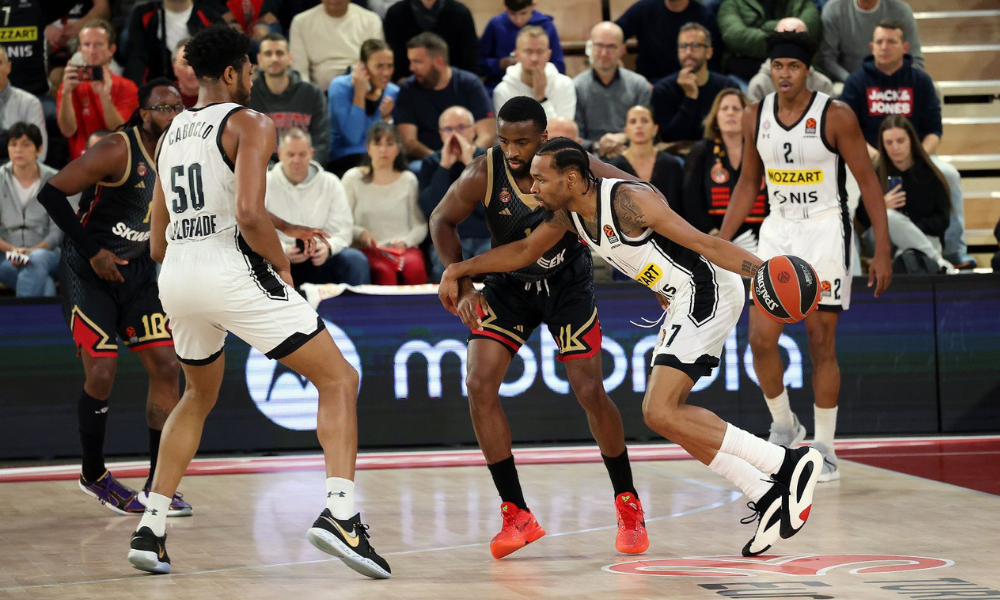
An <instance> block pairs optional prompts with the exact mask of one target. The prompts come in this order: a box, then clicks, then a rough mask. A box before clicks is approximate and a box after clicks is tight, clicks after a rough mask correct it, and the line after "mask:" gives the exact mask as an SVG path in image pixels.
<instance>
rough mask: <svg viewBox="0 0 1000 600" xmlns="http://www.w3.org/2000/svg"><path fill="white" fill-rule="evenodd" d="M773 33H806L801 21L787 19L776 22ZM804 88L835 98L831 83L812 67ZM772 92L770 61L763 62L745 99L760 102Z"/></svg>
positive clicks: (793, 18) (751, 82) (835, 94)
mask: <svg viewBox="0 0 1000 600" xmlns="http://www.w3.org/2000/svg"><path fill="white" fill-rule="evenodd" d="M774 30H775V31H800V32H802V33H808V29H807V28H806V24H805V22H803V21H802V19H797V18H795V17H788V18H786V19H782V20H780V21H778V24H777V25H776V26H775V27H774ZM806 87H807V88H809V89H811V90H814V91H817V92H823V93H824V94H826V95H827V96H831V97H836V96H837V92H836V91H835V90H834V89H833V82H832V81H830V78H829V77H827V76H826V75H824V74H822V73H820V72H819V71H817V70H816V69H814V68H813V67H812V66H810V67H809V76H808V77H807V78H806ZM772 92H774V82H773V81H772V80H771V59H770V58H769V59H767V60H765V61H764V64H762V65H761V66H760V72H758V73H757V74H756V75H754V76H753V79H751V80H750V85H749V86H747V98H748V99H749V100H750V102H760V101H761V100H763V99H764V96H766V95H768V94H770V93H772Z"/></svg>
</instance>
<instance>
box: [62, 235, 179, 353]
mask: <svg viewBox="0 0 1000 600" xmlns="http://www.w3.org/2000/svg"><path fill="white" fill-rule="evenodd" d="M118 272H120V273H121V274H122V277H123V278H125V281H124V282H118V281H105V280H103V279H101V278H99V277H98V276H97V274H96V273H94V270H93V268H91V266H90V261H89V260H87V259H86V258H84V257H83V256H82V255H80V253H79V252H78V251H77V250H76V248H75V247H74V246H73V244H72V243H65V244H63V260H62V263H61V264H60V265H59V285H60V287H61V291H62V305H63V317H64V318H65V319H66V324H67V325H69V329H70V331H71V332H72V334H73V341H74V342H76V346H77V349H78V350H86V351H87V354H89V355H91V356H93V357H95V358H99V357H113V356H117V355H118V338H121V339H122V342H124V344H125V346H127V347H128V348H129V349H130V350H132V351H133V352H137V351H139V350H145V349H147V348H155V347H157V346H173V345H174V340H173V337H171V335H170V328H169V327H168V326H167V316H166V314H164V312H163V307H162V306H160V289H159V288H158V287H157V285H156V264H155V263H154V262H153V259H152V258H151V257H150V256H149V254H143V255H142V256H139V257H137V258H133V259H131V260H129V263H128V264H127V265H118Z"/></svg>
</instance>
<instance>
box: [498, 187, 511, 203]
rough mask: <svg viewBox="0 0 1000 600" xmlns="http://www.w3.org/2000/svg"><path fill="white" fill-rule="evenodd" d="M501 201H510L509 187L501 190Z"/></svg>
mask: <svg viewBox="0 0 1000 600" xmlns="http://www.w3.org/2000/svg"><path fill="white" fill-rule="evenodd" d="M500 202H504V203H507V202H510V190H508V189H507V188H503V189H502V190H500Z"/></svg>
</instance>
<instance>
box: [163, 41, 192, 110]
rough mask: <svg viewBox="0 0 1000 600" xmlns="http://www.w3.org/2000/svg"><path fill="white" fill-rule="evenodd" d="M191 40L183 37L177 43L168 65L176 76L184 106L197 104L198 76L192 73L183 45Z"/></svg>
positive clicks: (189, 106)
mask: <svg viewBox="0 0 1000 600" xmlns="http://www.w3.org/2000/svg"><path fill="white" fill-rule="evenodd" d="M190 41H191V38H185V39H183V40H181V41H180V42H178V43H177V48H176V49H175V50H174V54H173V56H172V58H171V62H170V66H171V68H173V70H174V75H175V76H176V77H177V89H178V90H179V91H180V93H181V102H183V103H184V108H192V107H193V106H194V105H195V104H198V76H197V75H195V74H194V69H192V68H191V65H189V64H188V61H187V57H186V56H185V54H184V47H185V46H187V43H188V42H190Z"/></svg>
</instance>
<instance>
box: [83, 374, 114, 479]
mask: <svg viewBox="0 0 1000 600" xmlns="http://www.w3.org/2000/svg"><path fill="white" fill-rule="evenodd" d="M77 415H78V417H79V421H80V446H81V447H82V448H83V478H84V479H86V480H87V481H91V482H93V481H97V480H98V479H100V478H101V476H102V475H104V472H105V471H106V470H107V468H105V466H104V432H105V430H106V429H107V425H108V401H107V400H98V399H97V398H94V397H93V396H91V395H90V394H88V393H87V392H85V391H81V392H80V401H79V402H78V403H77Z"/></svg>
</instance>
